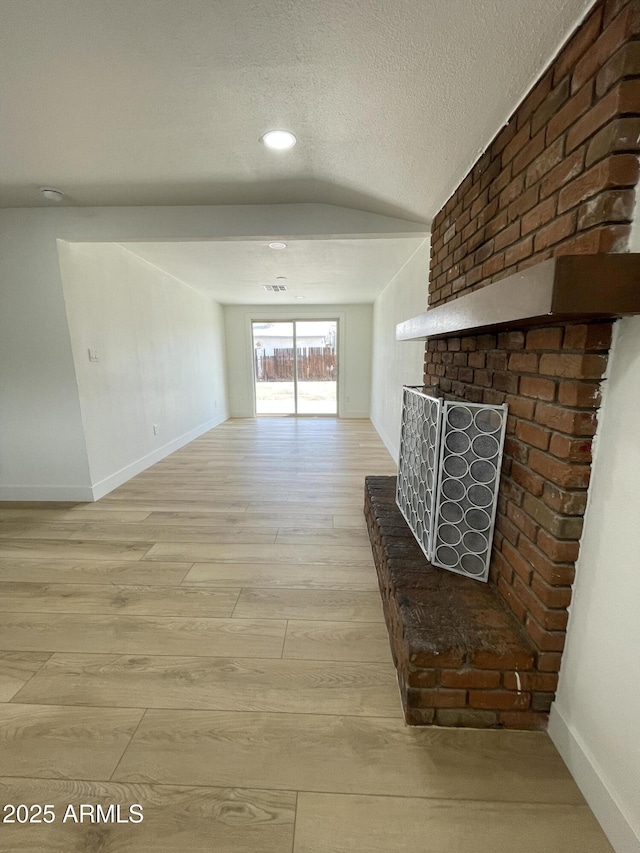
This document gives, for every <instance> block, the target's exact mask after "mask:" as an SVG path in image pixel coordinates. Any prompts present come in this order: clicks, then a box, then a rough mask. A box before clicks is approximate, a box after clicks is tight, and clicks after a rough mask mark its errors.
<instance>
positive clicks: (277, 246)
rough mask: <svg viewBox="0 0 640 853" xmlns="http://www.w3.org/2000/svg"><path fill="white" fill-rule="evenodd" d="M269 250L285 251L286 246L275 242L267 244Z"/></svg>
mask: <svg viewBox="0 0 640 853" xmlns="http://www.w3.org/2000/svg"><path fill="white" fill-rule="evenodd" d="M269 248H270V249H286V248H287V244H286V243H281V242H280V241H279V240H275V241H274V242H273V243H269Z"/></svg>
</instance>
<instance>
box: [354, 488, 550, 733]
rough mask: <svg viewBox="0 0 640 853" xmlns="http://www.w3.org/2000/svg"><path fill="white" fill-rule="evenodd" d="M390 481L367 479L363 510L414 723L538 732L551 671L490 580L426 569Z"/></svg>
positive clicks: (405, 701)
mask: <svg viewBox="0 0 640 853" xmlns="http://www.w3.org/2000/svg"><path fill="white" fill-rule="evenodd" d="M395 483H396V478H395V477H367V478H366V485H365V516H366V519H367V526H368V529H369V536H370V539H371V545H372V549H373V556H374V561H375V565H376V570H377V573H378V582H379V585H380V592H381V595H382V602H383V608H384V614H385V620H386V623H387V629H388V631H389V638H390V641H391V650H392V654H393V658H394V663H395V665H396V668H397V671H398V681H399V685H400V693H401V696H402V703H403V707H404V713H405V719H406V720H407V722H408V723H409V724H412V725H429V724H436V725H442V726H473V727H477V728H485V727H500V726H502V727H506V728H514V729H524V728H527V729H531V728H533V729H536V728H543V727H544V726H545V724H546V719H547V714H546V711H548V709H549V706H550V703H551V700H552V698H553V693H552V692H550V691H553V690H554V689H555V685H556V676H555V674H554V673H548V672H538V671H537V669H536V665H537V655H536V652H535V646H534V645H533V644H532V642H531V641H530V640H529V638H528V637H527V635H526V633H525V632H524V631H523V630H522V627H521V626H520V625H519V623H518V622H517V620H516V619H515V618H514V617H513V616H512V614H511V613H510V612H509V610H508V609H507V607H506V606H505V603H504V601H503V600H502V598H501V597H500V595H499V594H498V593H497V591H496V588H495V586H493V585H490V584H481V583H478V582H477V581H474V580H471V579H469V578H465V577H461V576H460V575H456V574H453V573H451V572H446V571H444V570H442V569H438V568H435V567H433V566H431V565H430V564H429V563H428V562H427V560H426V558H425V557H424V555H423V553H422V551H421V550H420V548H419V547H418V545H417V543H416V541H415V539H414V537H413V534H412V533H411V531H410V530H409V527H408V526H407V523H406V522H405V520H404V518H403V517H402V515H401V514H400V511H399V509H398V508H397V506H396V503H395Z"/></svg>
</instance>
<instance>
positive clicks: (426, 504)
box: [396, 386, 507, 581]
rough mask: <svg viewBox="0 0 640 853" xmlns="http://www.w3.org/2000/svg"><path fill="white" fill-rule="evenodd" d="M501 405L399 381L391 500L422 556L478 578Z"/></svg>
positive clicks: (493, 490) (493, 499)
mask: <svg viewBox="0 0 640 853" xmlns="http://www.w3.org/2000/svg"><path fill="white" fill-rule="evenodd" d="M506 423H507V407H506V405H505V406H485V405H484V404H476V403H458V402H450V401H443V400H440V399H438V398H437V397H432V396H430V395H429V394H425V393H424V392H423V391H422V390H420V389H418V388H410V387H408V386H405V388H404V399H403V408H402V433H401V441H400V461H399V466H398V486H397V491H396V501H397V504H398V507H399V508H400V511H401V512H402V514H403V516H404V517H405V519H406V521H407V524H408V525H409V527H410V528H411V531H412V532H413V535H414V536H415V537H416V540H417V541H418V544H419V545H420V547H421V548H422V550H423V551H424V553H425V556H426V557H427V559H428V560H429V561H430V562H431V563H433V565H435V566H440V567H441V568H443V569H448V570H449V571H452V572H457V573H458V574H461V575H466V576H467V577H472V578H475V579H476V580H481V581H486V580H487V576H488V574H489V562H490V559H491V543H492V540H493V528H494V524H495V516H496V507H497V500H498V486H499V482H500V466H501V463H502V448H503V445H504V433H505V428H506Z"/></svg>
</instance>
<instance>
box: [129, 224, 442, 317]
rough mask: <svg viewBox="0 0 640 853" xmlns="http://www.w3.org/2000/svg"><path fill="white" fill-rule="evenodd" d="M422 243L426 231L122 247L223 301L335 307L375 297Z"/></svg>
mask: <svg viewBox="0 0 640 853" xmlns="http://www.w3.org/2000/svg"><path fill="white" fill-rule="evenodd" d="M423 242H424V237H404V238H402V237H400V238H390V239H369V240H366V239H365V240H359V239H350V240H341V239H331V240H289V241H288V244H287V248H286V249H279V250H278V249H270V248H269V247H268V246H267V244H266V242H264V241H258V240H256V241H248V240H236V241H218V242H197V243H188V242H186V243H184V242H183V243H126V244H125V245H124V247H123V248H126V249H127V250H128V251H130V252H133V253H134V254H136V255H138V256H139V257H141V258H144V259H145V260H146V261H149V263H151V264H153V265H154V266H156V267H159V268H160V269H162V270H164V271H165V272H168V273H169V274H170V275H172V276H174V277H175V278H177V279H180V281H183V282H185V283H186V284H189V285H191V286H192V287H195V288H196V289H197V290H200V291H202V292H204V293H208V294H209V295H211V296H212V297H213V298H214V299H216V300H217V301H218V302H221V303H224V304H228V305H231V304H233V305H285V304H291V303H292V302H295V299H296V297H297V296H304V297H305V304H314V305H338V304H346V303H350V302H373V301H374V299H375V298H376V297H377V296H378V294H379V293H381V291H382V290H383V289H384V288H385V287H386V286H387V284H388V283H389V282H390V280H391V279H392V278H393V277H394V276H395V275H396V273H397V272H398V271H399V270H400V269H401V268H402V267H403V266H404V265H405V264H406V262H407V261H408V260H409V258H410V257H411V256H412V255H413V254H414V253H415V251H416V250H417V249H418V248H419V247H420V246H421V245H422V243H423ZM427 272H428V271H427V269H426V268H425V294H426V280H427ZM278 276H284V277H285V278H286V281H278V280H277V278H278ZM263 284H285V285H286V287H287V290H286V291H285V292H283V293H269V292H267V291H265V290H263V288H262V285H263ZM425 299H426V296H425Z"/></svg>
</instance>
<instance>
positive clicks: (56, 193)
mask: <svg viewBox="0 0 640 853" xmlns="http://www.w3.org/2000/svg"><path fill="white" fill-rule="evenodd" d="M40 192H41V193H42V195H43V196H44V197H45V198H46V199H48V200H49V201H62V196H63V194H62V193H61V192H60V190H54V189H51V187H43V188H42V189H41V190H40Z"/></svg>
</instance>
